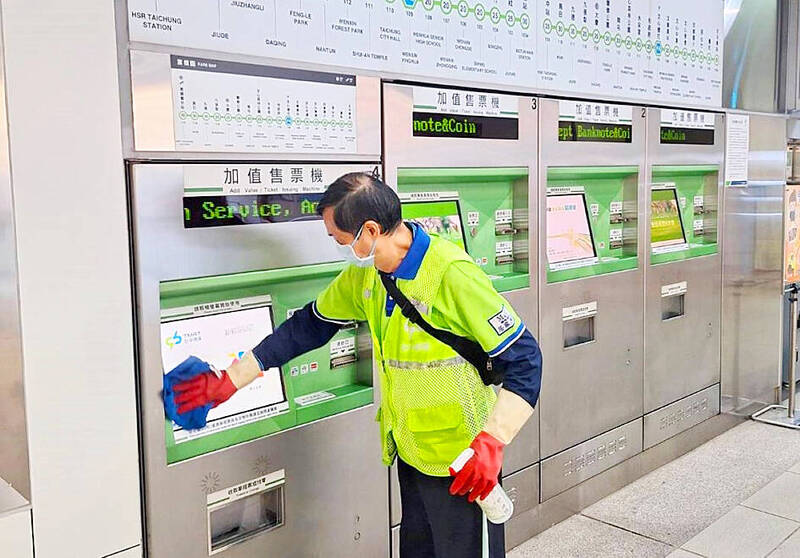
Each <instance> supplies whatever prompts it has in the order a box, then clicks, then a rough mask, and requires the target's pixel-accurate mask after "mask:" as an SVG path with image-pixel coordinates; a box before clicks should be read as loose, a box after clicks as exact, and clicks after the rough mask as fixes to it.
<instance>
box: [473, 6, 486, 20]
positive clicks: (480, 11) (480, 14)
mask: <svg viewBox="0 0 800 558" xmlns="http://www.w3.org/2000/svg"><path fill="white" fill-rule="evenodd" d="M474 13H475V18H476V19H477V20H478V21H483V20H484V19H485V18H486V8H484V7H483V4H475V9H474Z"/></svg>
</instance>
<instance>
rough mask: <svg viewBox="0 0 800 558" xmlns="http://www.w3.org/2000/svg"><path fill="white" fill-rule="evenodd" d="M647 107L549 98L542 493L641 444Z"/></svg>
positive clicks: (545, 119)
mask: <svg viewBox="0 0 800 558" xmlns="http://www.w3.org/2000/svg"><path fill="white" fill-rule="evenodd" d="M645 120H646V113H645V109H644V108H640V107H632V106H624V105H608V104H601V103H594V102H586V101H554V100H548V101H544V100H543V101H542V102H541V108H540V121H539V130H540V153H541V156H540V160H539V169H540V174H539V176H540V178H539V183H540V201H539V203H540V204H541V205H540V206H541V207H542V216H543V218H542V222H541V223H540V227H541V232H540V235H541V237H542V238H543V239H544V241H543V242H541V243H540V246H541V253H540V259H541V261H542V265H541V266H540V272H539V280H540V296H541V322H540V338H539V341H540V344H541V347H542V354H544V355H546V357H545V358H546V361H547V369H548V370H550V371H551V373H549V374H544V375H543V379H542V399H541V404H540V420H541V447H542V475H541V481H542V486H541V490H542V501H544V500H547V499H548V498H551V497H553V496H555V495H557V494H559V493H560V492H563V491H564V490H567V489H568V488H571V487H573V486H575V485H577V484H579V483H580V482H582V481H584V480H586V479H588V478H589V477H591V476H594V475H596V474H598V473H600V472H602V471H603V470H605V469H608V468H610V467H611V466H613V465H616V464H617V463H620V462H621V461H624V460H625V459H627V458H628V457H631V456H632V455H635V454H636V453H638V452H640V451H641V449H642V418H641V417H642V378H643V376H642V368H643V356H644V355H643V352H644V344H643V331H642V318H643V317H642V312H643V304H642V303H643V299H642V289H643V266H642V262H643V260H644V258H643V257H642V255H643V247H642V243H641V242H640V240H639V239H640V238H643V235H642V234H641V230H640V229H641V228H642V226H643V223H642V221H643V220H642V219H641V216H642V213H643V212H642V203H643V201H644V200H643V199H641V194H640V184H641V183H642V182H643V181H644V177H643V173H644V166H645Z"/></svg>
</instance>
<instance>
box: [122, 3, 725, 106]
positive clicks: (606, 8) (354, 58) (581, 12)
mask: <svg viewBox="0 0 800 558" xmlns="http://www.w3.org/2000/svg"><path fill="white" fill-rule="evenodd" d="M128 21H129V30H130V38H131V40H132V41H138V42H145V43H155V44H163V45H173V46H179V47H188V48H197V49H204V50H212V51H220V52H229V53H237V54H246V55H254V56H262V57H269V58H275V59H282V60H288V61H295V62H304V63H312V64H323V65H332V66H337V67H345V68H359V69H367V70H374V71H378V72H385V73H392V74H399V75H404V76H414V77H417V76H424V77H435V78H437V79H439V80H443V81H446V80H459V81H468V82H478V83H485V84H492V85H514V86H517V87H525V88H530V89H535V90H551V91H563V92H570V93H575V94H585V95H592V96H601V97H602V96H615V97H621V98H630V99H640V100H657V101H659V102H665V101H666V102H674V103H682V104H695V105H703V106H715V107H718V106H720V105H721V99H722V41H723V2H722V1H721V0H706V1H703V2H697V1H692V0H644V1H636V2H632V1H629V0H600V1H595V2H588V1H586V0H560V1H559V0H371V1H366V0H129V2H128Z"/></svg>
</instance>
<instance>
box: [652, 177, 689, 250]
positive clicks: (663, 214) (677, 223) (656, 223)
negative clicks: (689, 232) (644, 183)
mask: <svg viewBox="0 0 800 558" xmlns="http://www.w3.org/2000/svg"><path fill="white" fill-rule="evenodd" d="M685 243H686V235H685V233H684V230H683V220H682V219H681V212H680V206H679V205H678V193H677V192H676V190H675V188H665V189H659V190H653V196H652V199H651V201H650V246H651V248H652V249H657V248H661V249H663V248H664V247H666V246H677V245H682V244H685Z"/></svg>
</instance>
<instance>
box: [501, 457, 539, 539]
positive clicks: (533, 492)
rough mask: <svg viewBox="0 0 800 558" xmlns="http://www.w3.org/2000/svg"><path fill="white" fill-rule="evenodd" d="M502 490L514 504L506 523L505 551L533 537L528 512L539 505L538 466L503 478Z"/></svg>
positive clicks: (532, 523) (531, 523) (532, 524)
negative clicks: (512, 511)
mask: <svg viewBox="0 0 800 558" xmlns="http://www.w3.org/2000/svg"><path fill="white" fill-rule="evenodd" d="M503 488H504V489H505V491H506V492H507V493H508V496H509V498H511V501H512V502H514V515H513V516H511V519H509V520H508V521H507V522H506V550H510V549H512V548H514V547H515V546H519V545H520V544H522V543H523V542H525V541H526V540H528V539H529V538H531V537H532V536H533V535H534V527H535V523H534V522H533V521H531V519H530V512H531V511H532V510H534V509H535V508H536V506H538V505H539V464H538V463H537V464H535V465H532V466H530V467H528V468H527V469H523V470H521V471H518V472H516V473H514V474H512V475H508V476H507V477H503Z"/></svg>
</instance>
